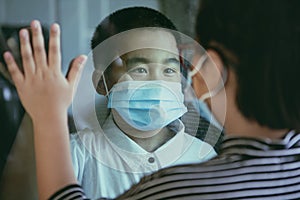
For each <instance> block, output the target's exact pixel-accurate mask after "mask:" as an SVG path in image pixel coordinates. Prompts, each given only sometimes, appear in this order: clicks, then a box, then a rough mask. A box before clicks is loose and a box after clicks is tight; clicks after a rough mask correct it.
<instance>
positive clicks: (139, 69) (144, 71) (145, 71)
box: [129, 67, 147, 74]
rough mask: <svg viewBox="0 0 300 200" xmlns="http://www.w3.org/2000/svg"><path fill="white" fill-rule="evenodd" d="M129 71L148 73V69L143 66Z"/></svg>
mask: <svg viewBox="0 0 300 200" xmlns="http://www.w3.org/2000/svg"><path fill="white" fill-rule="evenodd" d="M129 72H131V73H139V74H143V73H147V70H146V69H145V68H143V67H136V68H134V69H131V70H129Z"/></svg>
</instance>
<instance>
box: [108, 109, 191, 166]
mask: <svg viewBox="0 0 300 200" xmlns="http://www.w3.org/2000/svg"><path fill="white" fill-rule="evenodd" d="M170 128H171V129H172V130H173V131H174V132H175V133H176V134H175V135H174V137H172V138H171V139H170V140H169V141H167V142H166V143H164V144H163V145H162V146H161V147H159V148H158V149H156V150H155V151H154V152H147V151H146V150H144V149H143V148H142V147H141V146H139V145H138V144H137V143H135V142H134V141H133V140H132V139H131V138H129V137H128V136H127V135H126V134H124V133H123V132H122V131H121V130H120V129H119V128H118V127H117V125H116V124H115V122H114V121H113V119H112V115H111V114H110V116H109V117H108V119H107V120H106V122H105V123H104V125H103V131H104V135H105V136H106V138H107V139H108V140H109V142H110V143H111V145H112V147H113V148H114V150H115V151H117V152H118V154H119V155H120V156H121V157H122V158H123V159H125V160H140V159H141V157H143V158H145V157H148V158H150V157H151V158H153V159H155V162H156V163H157V165H158V166H157V167H158V168H161V167H165V166H167V165H170V164H171V163H173V162H174V161H176V160H177V159H178V158H179V157H180V156H182V154H183V152H184V151H185V150H186V149H187V148H188V147H189V146H190V144H191V142H192V141H191V140H190V141H189V142H186V141H185V140H184V137H185V133H184V125H183V123H182V122H181V121H180V120H179V119H177V120H176V121H174V122H173V123H172V124H171V126H170ZM129 163H130V164H132V165H133V166H132V167H134V168H136V165H137V163H136V162H129Z"/></svg>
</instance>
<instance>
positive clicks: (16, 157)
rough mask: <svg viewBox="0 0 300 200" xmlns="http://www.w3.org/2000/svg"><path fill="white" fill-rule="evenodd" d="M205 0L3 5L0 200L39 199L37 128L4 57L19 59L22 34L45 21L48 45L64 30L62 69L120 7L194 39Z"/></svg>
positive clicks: (26, 0)
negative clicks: (154, 17) (168, 23)
mask: <svg viewBox="0 0 300 200" xmlns="http://www.w3.org/2000/svg"><path fill="white" fill-rule="evenodd" d="M199 2H200V0H184V1H174V0H0V53H1V55H0V199H1V200H6V199H12V200H13V199H37V192H36V177H35V165H34V155H33V153H34V149H33V138H32V124H31V120H30V118H29V117H28V115H26V114H25V115H24V113H25V111H24V109H23V107H22V105H21V104H20V101H19V98H18V95H17V92H16V90H15V87H14V84H13V82H12V81H11V79H10V76H9V74H8V72H7V69H6V66H5V64H4V63H3V57H2V54H3V52H4V51H6V50H10V51H12V52H13V54H14V56H15V58H16V59H17V61H19V62H20V58H19V41H18V31H19V30H20V29H21V28H23V27H28V25H29V24H30V22H31V21H32V20H33V19H38V20H40V21H41V23H42V26H43V31H44V35H45V38H46V40H47V39H48V28H49V26H50V25H51V24H52V23H53V22H57V23H59V24H60V26H61V32H62V34H61V39H62V41H61V45H62V70H63V72H64V73H66V71H67V68H68V65H69V62H70V61H71V59H72V58H74V57H75V56H77V55H78V54H88V53H89V52H90V39H91V37H92V34H93V31H94V29H95V27H96V26H97V25H98V24H99V23H100V21H101V20H102V19H103V18H104V17H106V16H107V15H109V14H110V13H112V12H113V11H116V10H118V9H121V8H125V7H132V6H145V7H150V8H154V9H156V10H159V11H160V12H162V13H163V14H165V15H166V16H167V17H169V18H170V19H171V20H172V21H173V22H174V24H175V25H176V26H177V28H178V30H179V31H180V32H182V33H184V34H186V35H188V36H190V37H191V38H195V37H194V36H195V34H194V27H195V17H196V14H197V10H198V7H199V6H198V5H199Z"/></svg>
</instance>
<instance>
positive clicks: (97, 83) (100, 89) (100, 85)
mask: <svg viewBox="0 0 300 200" xmlns="http://www.w3.org/2000/svg"><path fill="white" fill-rule="evenodd" d="M92 79H93V84H94V87H95V89H96V91H97V93H98V94H101V95H106V89H105V84H104V80H103V76H102V73H101V72H99V71H98V70H95V71H94V72H93V75H92Z"/></svg>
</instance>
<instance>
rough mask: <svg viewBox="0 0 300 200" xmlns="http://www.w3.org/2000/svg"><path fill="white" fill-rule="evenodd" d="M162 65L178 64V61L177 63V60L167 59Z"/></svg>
mask: <svg viewBox="0 0 300 200" xmlns="http://www.w3.org/2000/svg"><path fill="white" fill-rule="evenodd" d="M164 63H174V64H179V63H180V61H179V59H177V58H168V59H166V60H165V62H164Z"/></svg>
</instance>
